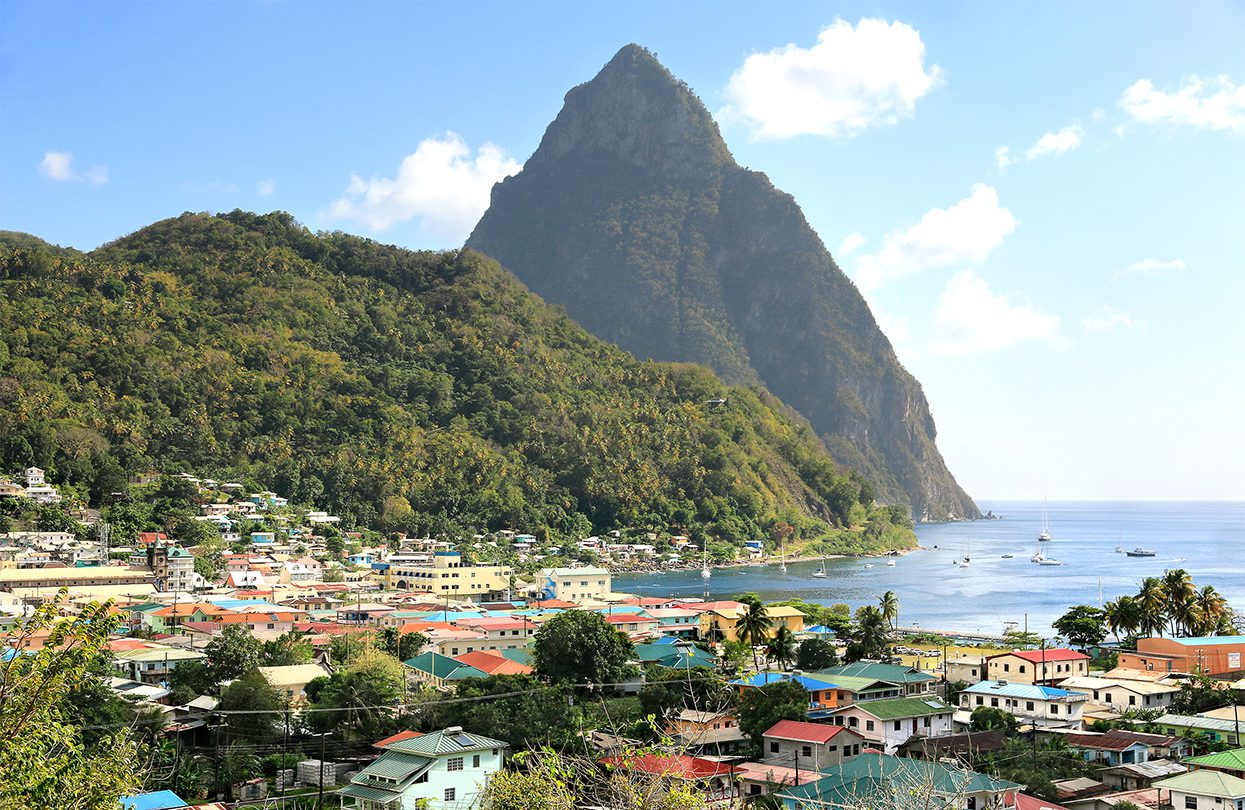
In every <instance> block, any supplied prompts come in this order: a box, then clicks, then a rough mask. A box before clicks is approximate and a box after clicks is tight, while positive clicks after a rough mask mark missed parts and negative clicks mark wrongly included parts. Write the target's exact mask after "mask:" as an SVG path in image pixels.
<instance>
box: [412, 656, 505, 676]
mask: <svg viewBox="0 0 1245 810" xmlns="http://www.w3.org/2000/svg"><path fill="white" fill-rule="evenodd" d="M402 663H404V664H406V665H407V666H408V667H410V668H411V669H417V670H419V671H420V672H426V673H427V674H429V675H431V676H432V677H434V678H440V679H441V680H449V681H461V680H465V679H467V678H487V677H488V673H487V672H485V671H484V670H481V669H476V668H475V667H473V666H471V665H469V664H464V663H463V662H462V661H459V660H457V659H454V658H450V657H449V656H448V655H441V654H440V653H435V652H431V651H429V652H426V653H420V654H419V655H417V656H415V657H414V658H411V659H408V660H406V661H403V662H402Z"/></svg>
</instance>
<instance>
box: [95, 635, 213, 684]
mask: <svg viewBox="0 0 1245 810" xmlns="http://www.w3.org/2000/svg"><path fill="white" fill-rule="evenodd" d="M206 657H207V656H206V655H204V654H203V653H201V652H199V651H197V650H187V649H184V648H182V647H169V646H166V645H163V644H144V645H143V646H142V647H137V648H133V649H126V650H115V651H114V652H113V666H114V667H116V668H117V670H118V671H120V672H121V673H122V674H123V675H125V677H127V678H129V679H130V680H132V681H142V682H144V683H155V682H157V681H163V680H167V679H168V676H169V673H171V672H172V671H173V670H175V669H177V665H178V664H180V663H181V662H183V661H200V660H202V659H204V658H206Z"/></svg>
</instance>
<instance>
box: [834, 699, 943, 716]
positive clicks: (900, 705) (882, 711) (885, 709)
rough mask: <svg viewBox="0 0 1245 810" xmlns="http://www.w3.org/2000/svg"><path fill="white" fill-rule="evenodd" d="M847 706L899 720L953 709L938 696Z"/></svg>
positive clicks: (870, 701)
mask: <svg viewBox="0 0 1245 810" xmlns="http://www.w3.org/2000/svg"><path fill="white" fill-rule="evenodd" d="M845 708H853V709H860V710H861V711H862V712H865V713H867V714H871V715H873V716H874V717H876V718H878V719H879V720H898V719H901V718H906V717H925V716H926V715H931V714H949V713H950V712H952V711H953V709H952V708H951V707H950V706H948V705H947V704H946V703H943V702H942V701H941V700H939V699H938V698H936V697H928V698H919V697H910V698H894V699H891V700H869V701H865V702H864V703H853V704H851V705H850V706H847V707H845Z"/></svg>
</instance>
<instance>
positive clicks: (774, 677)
mask: <svg viewBox="0 0 1245 810" xmlns="http://www.w3.org/2000/svg"><path fill="white" fill-rule="evenodd" d="M783 681H795V682H796V683H798V684H799V685H800V686H803V687H804V688H805V690H807V691H809V692H819V691H821V690H822V689H836V688H838V684H833V683H830V681H819V680H817V679H816V678H810V677H808V676H807V675H787V674H786V673H782V672H758V673H757V674H756V675H749V676H748V677H747V678H738V679H736V680H733V681H731V684H732V685H734V686H769V685H770V684H772V683H782V682H783Z"/></svg>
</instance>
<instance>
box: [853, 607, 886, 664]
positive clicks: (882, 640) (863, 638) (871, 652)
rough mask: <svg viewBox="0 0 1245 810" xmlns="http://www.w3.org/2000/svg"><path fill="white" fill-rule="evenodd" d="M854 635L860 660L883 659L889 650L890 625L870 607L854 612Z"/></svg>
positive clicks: (875, 609)
mask: <svg viewBox="0 0 1245 810" xmlns="http://www.w3.org/2000/svg"><path fill="white" fill-rule="evenodd" d="M856 635H857V641H859V643H860V649H861V653H862V655H861V657H862V658H884V657H885V656H886V655H887V653H888V652H889V650H890V638H891V628H890V625H889V624H887V623H886V619H884V618H882V611H880V610H878V609H877V608H875V607H873V606H872V605H865V606H864V607H862V608H861V609H860V610H858V611H856Z"/></svg>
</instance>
